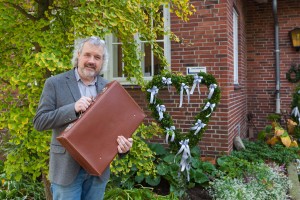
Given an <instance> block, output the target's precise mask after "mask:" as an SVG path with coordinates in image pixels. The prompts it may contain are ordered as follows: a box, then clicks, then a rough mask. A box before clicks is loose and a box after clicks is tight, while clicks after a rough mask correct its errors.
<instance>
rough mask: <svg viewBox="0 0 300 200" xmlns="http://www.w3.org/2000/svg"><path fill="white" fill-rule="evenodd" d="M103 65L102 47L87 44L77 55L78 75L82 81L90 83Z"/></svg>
mask: <svg viewBox="0 0 300 200" xmlns="http://www.w3.org/2000/svg"><path fill="white" fill-rule="evenodd" d="M102 64H103V47H101V46H95V45H93V44H91V43H89V42H86V43H85V44H84V45H83V48H82V52H81V53H78V73H79V75H80V78H81V79H82V80H83V81H92V80H94V78H95V76H97V75H98V74H99V73H100V71H101V68H102Z"/></svg>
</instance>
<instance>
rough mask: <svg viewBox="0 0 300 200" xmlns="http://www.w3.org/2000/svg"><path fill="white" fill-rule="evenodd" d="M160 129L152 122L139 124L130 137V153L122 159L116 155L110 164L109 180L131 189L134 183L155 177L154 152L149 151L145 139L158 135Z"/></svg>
mask: <svg viewBox="0 0 300 200" xmlns="http://www.w3.org/2000/svg"><path fill="white" fill-rule="evenodd" d="M161 132H162V130H161V129H160V127H159V126H158V125H157V124H155V123H152V124H151V125H148V126H146V125H144V124H142V125H140V126H139V128H138V129H137V130H136V131H135V133H134V134H133V136H132V138H133V140H134V142H133V146H132V148H131V150H130V153H129V154H127V155H126V156H125V157H123V158H122V159H119V158H118V157H116V158H115V159H114V161H113V162H112V164H111V173H112V175H111V180H112V181H113V182H115V184H116V185H119V186H121V187H123V188H127V189H131V188H133V187H134V186H135V184H136V183H141V182H142V181H144V180H146V181H149V182H150V181H151V180H148V179H149V178H148V177H150V176H151V177H156V173H157V170H156V166H155V165H154V163H153V160H154V158H155V153H154V152H152V151H151V149H150V148H149V147H148V145H147V143H146V142H145V140H147V139H150V138H152V137H153V136H158V135H159V134H161Z"/></svg>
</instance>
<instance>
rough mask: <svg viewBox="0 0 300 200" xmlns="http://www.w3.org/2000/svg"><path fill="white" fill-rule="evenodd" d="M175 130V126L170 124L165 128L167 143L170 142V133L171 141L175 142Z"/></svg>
mask: <svg viewBox="0 0 300 200" xmlns="http://www.w3.org/2000/svg"><path fill="white" fill-rule="evenodd" d="M174 131H175V126H170V128H166V130H165V132H166V133H167V134H166V143H167V144H168V143H169V137H170V135H171V140H170V141H171V142H173V141H174V139H175V133H174Z"/></svg>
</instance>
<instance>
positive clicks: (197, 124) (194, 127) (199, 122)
mask: <svg viewBox="0 0 300 200" xmlns="http://www.w3.org/2000/svg"><path fill="white" fill-rule="evenodd" d="M205 126H206V124H204V123H202V121H201V120H200V119H198V120H197V122H196V123H195V126H193V127H191V130H193V131H194V130H196V131H195V133H194V135H197V134H198V133H199V131H200V130H201V128H204V127H205Z"/></svg>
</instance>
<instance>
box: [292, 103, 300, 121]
mask: <svg viewBox="0 0 300 200" xmlns="http://www.w3.org/2000/svg"><path fill="white" fill-rule="evenodd" d="M291 115H292V116H293V115H294V117H298V122H299V124H298V126H300V112H299V108H298V107H297V106H296V107H295V108H293V110H292V113H291Z"/></svg>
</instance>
